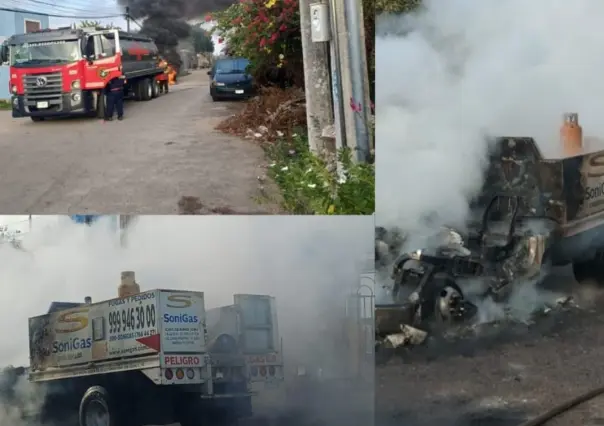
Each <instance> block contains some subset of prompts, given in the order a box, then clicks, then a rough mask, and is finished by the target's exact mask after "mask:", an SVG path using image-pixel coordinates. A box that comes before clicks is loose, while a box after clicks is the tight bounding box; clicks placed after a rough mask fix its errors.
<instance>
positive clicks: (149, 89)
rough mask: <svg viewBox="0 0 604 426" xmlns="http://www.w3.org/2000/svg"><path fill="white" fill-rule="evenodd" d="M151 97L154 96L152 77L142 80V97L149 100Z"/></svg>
mask: <svg viewBox="0 0 604 426" xmlns="http://www.w3.org/2000/svg"><path fill="white" fill-rule="evenodd" d="M151 98H153V84H151V80H150V79H148V78H146V79H144V80H143V81H141V99H142V100H143V101H149V100H151Z"/></svg>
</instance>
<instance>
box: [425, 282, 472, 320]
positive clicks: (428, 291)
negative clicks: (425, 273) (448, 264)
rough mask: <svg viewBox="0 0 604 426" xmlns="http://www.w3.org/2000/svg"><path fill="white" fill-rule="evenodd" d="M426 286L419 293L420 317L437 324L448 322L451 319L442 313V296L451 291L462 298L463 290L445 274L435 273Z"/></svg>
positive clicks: (447, 295) (447, 294)
mask: <svg viewBox="0 0 604 426" xmlns="http://www.w3.org/2000/svg"><path fill="white" fill-rule="evenodd" d="M427 287H428V288H425V289H424V291H423V292H422V294H421V298H422V304H421V308H422V318H426V319H430V320H433V321H434V322H435V323H436V324H437V325H441V324H447V323H450V322H451V319H450V318H448V317H447V316H446V315H445V314H444V313H443V306H442V303H443V298H445V297H449V296H450V295H451V294H453V293H457V294H458V295H459V296H461V297H462V298H463V291H462V290H461V288H460V287H459V286H458V285H457V283H455V280H454V279H453V278H452V277H450V276H447V275H436V276H435V277H434V278H433V279H432V282H431V283H430V284H429V285H428V286H427Z"/></svg>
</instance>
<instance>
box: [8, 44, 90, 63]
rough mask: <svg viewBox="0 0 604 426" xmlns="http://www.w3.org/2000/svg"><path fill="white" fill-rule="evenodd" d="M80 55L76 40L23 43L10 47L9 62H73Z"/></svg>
mask: <svg viewBox="0 0 604 426" xmlns="http://www.w3.org/2000/svg"><path fill="white" fill-rule="evenodd" d="M81 57H82V52H81V49H80V44H79V42H78V41H77V40H69V41H67V40H65V41H52V42H42V43H24V44H21V45H15V46H11V47H10V64H11V65H13V66H16V67H28V66H36V65H47V64H57V63H66V62H75V61H77V60H78V59H80V58H81Z"/></svg>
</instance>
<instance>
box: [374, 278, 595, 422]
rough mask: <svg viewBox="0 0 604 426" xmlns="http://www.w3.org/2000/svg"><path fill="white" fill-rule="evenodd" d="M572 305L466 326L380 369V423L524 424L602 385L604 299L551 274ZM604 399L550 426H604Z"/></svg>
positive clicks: (403, 353)
mask: <svg viewBox="0 0 604 426" xmlns="http://www.w3.org/2000/svg"><path fill="white" fill-rule="evenodd" d="M550 280H551V281H553V282H552V283H550V284H551V285H553V286H555V287H556V291H557V293H558V294H560V295H566V296H571V297H572V299H566V298H565V299H562V300H564V301H565V303H562V304H560V305H558V306H555V307H554V308H553V309H551V310H550V309H548V308H546V307H542V308H540V309H539V308H537V309H536V314H535V315H534V316H533V317H532V318H531V319H529V320H525V321H514V320H501V321H498V322H494V323H483V324H481V325H473V326H470V325H469V326H467V327H462V328H461V329H459V330H456V332H455V333H450V334H449V335H447V336H446V337H434V336H433V337H430V338H429V339H428V341H427V342H426V343H425V345H423V346H416V347H405V348H402V349H401V350H399V351H398V353H397V354H396V356H395V357H393V358H392V359H391V360H390V361H389V362H388V363H387V364H386V365H382V366H377V367H376V407H375V410H376V425H377V426H394V425H405V426H420V425H422V426H482V425H484V426H507V425H510V426H518V425H520V424H521V423H522V422H524V421H526V420H528V419H530V418H532V417H534V416H536V415H538V414H541V413H542V412H544V411H547V410H549V409H551V408H552V407H554V406H555V405H558V404H560V403H562V402H564V401H566V400H569V399H572V398H574V397H576V396H578V395H579V394H581V393H584V392H586V391H589V390H591V389H593V388H596V387H598V386H602V384H603V383H604V359H603V357H602V353H603V350H602V347H603V344H604V307H603V303H602V302H604V292H603V291H602V288H604V287H602V286H600V285H598V284H596V283H591V284H590V283H583V284H581V285H579V284H577V283H576V282H574V279H573V278H572V275H571V274H570V271H569V270H567V269H563V268H561V269H560V270H557V271H554V273H553V274H552V277H551V278H550ZM603 402H604V397H602V398H596V399H594V400H593V401H591V402H589V403H586V404H584V405H581V406H579V407H578V408H575V409H573V410H571V411H570V412H568V413H567V414H564V415H562V416H560V417H558V418H556V419H554V420H552V421H550V422H549V423H547V425H548V426H550V425H551V426H567V425H602V424H604V404H603Z"/></svg>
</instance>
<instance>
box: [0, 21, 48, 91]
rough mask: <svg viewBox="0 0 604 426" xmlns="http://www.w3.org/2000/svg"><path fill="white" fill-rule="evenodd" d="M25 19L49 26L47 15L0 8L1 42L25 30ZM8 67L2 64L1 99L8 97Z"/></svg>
mask: <svg viewBox="0 0 604 426" xmlns="http://www.w3.org/2000/svg"><path fill="white" fill-rule="evenodd" d="M25 20H30V21H39V22H40V24H41V27H42V28H48V27H49V18H48V16H47V15H40V14H37V13H28V12H7V11H4V10H0V43H2V42H3V41H4V40H5V39H6V38H8V37H10V36H11V35H13V34H22V33H24V32H25ZM8 98H10V94H9V91H8V67H7V66H4V65H1V64H0V99H8Z"/></svg>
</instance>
